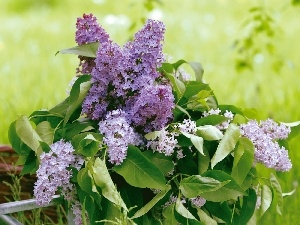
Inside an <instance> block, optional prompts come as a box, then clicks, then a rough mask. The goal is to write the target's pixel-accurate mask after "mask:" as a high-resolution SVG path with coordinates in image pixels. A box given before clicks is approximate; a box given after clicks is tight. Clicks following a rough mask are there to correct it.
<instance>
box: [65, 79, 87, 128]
mask: <svg viewBox="0 0 300 225" xmlns="http://www.w3.org/2000/svg"><path fill="white" fill-rule="evenodd" d="M90 79H91V77H90V76H88V75H82V76H80V77H79V78H78V79H77V80H76V81H75V83H74V84H73V86H72V89H71V92H70V98H69V104H70V105H69V106H68V109H67V112H66V116H65V119H64V125H66V123H67V122H68V120H69V119H70V118H71V116H72V114H73V113H74V112H75V111H76V109H77V108H78V107H79V106H80V105H81V103H82V102H83V100H84V98H85V96H86V94H87V93H88V91H89V89H90V86H91V83H90Z"/></svg>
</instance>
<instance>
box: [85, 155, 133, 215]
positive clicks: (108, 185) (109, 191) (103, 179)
mask: <svg viewBox="0 0 300 225" xmlns="http://www.w3.org/2000/svg"><path fill="white" fill-rule="evenodd" d="M90 172H91V173H92V176H93V178H94V181H95V184H96V185H97V186H98V187H100V188H101V190H102V195H103V196H104V197H105V198H106V199H108V200H109V201H111V202H113V203H114V204H116V205H118V206H121V207H122V208H124V209H125V210H126V211H127V207H126V205H125V203H124V202H123V199H122V198H121V196H120V194H119V193H118V191H117V189H116V187H115V185H114V182H113V181H112V179H111V177H110V174H109V172H108V170H107V167H106V164H105V161H103V160H101V159H100V158H96V160H95V163H94V165H93V166H92V169H91V170H90Z"/></svg>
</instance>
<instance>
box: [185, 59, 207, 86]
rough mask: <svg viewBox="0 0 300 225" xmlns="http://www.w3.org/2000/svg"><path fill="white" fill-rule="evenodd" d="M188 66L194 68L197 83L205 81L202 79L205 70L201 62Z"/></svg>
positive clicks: (190, 63) (191, 63)
mask: <svg viewBox="0 0 300 225" xmlns="http://www.w3.org/2000/svg"><path fill="white" fill-rule="evenodd" d="M188 64H189V65H190V66H191V67H192V69H193V71H194V74H195V78H196V81H199V82H202V81H203V79H202V78H203V73H204V69H203V67H202V65H201V63H199V62H189V63H188Z"/></svg>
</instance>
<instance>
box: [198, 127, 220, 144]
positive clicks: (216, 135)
mask: <svg viewBox="0 0 300 225" xmlns="http://www.w3.org/2000/svg"><path fill="white" fill-rule="evenodd" d="M196 129H197V131H196V133H197V135H199V136H201V137H203V139H204V140H207V141H215V140H220V139H222V138H223V136H224V135H223V133H222V132H221V131H220V130H219V129H218V128H216V127H215V126H212V125H204V126H201V127H197V128H196Z"/></svg>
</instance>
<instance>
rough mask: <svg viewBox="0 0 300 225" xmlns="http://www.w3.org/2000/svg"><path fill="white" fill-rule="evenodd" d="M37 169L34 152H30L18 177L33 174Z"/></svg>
mask: <svg viewBox="0 0 300 225" xmlns="http://www.w3.org/2000/svg"><path fill="white" fill-rule="evenodd" d="M38 167H39V160H38V158H37V156H36V154H35V152H34V151H30V153H29V155H28V157H27V159H26V161H25V164H24V166H23V169H22V171H21V174H20V175H24V174H28V173H29V174H31V175H32V174H34V173H35V172H36V170H37V169H38Z"/></svg>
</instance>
